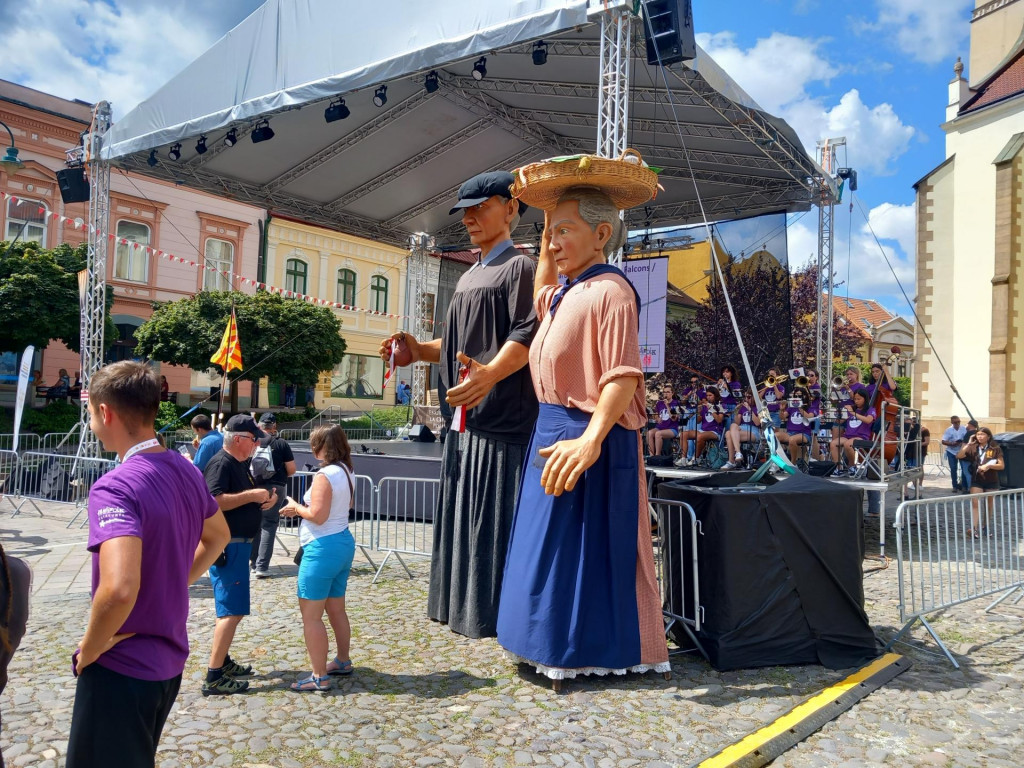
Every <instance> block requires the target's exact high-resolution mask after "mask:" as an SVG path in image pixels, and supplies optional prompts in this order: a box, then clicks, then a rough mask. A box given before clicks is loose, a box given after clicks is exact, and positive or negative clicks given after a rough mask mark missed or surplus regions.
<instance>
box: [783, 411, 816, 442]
mask: <svg viewBox="0 0 1024 768" xmlns="http://www.w3.org/2000/svg"><path fill="white" fill-rule="evenodd" d="M804 410H805V411H806V412H807V413H809V414H811V416H812V417H813V416H817V415H818V409H817V407H816V405H815V404H813V403H812V404H811V406H810V407H809V408H804ZM812 427H813V424H812V421H808V420H807V419H806V418H804V415H803V414H802V413H800V409H799V408H794V407H793V406H791V405H790V406H786V431H787V432H788V433H789V434H791V435H809V434H811V431H812Z"/></svg>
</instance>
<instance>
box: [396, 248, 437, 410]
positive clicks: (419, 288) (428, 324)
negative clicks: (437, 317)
mask: <svg viewBox="0 0 1024 768" xmlns="http://www.w3.org/2000/svg"><path fill="white" fill-rule="evenodd" d="M433 248H434V238H432V237H431V236H430V235H428V234H426V233H425V232H417V233H416V234H414V235H410V236H409V266H408V293H409V296H411V297H412V301H411V302H409V314H411V315H412V335H413V336H414V337H415V338H416V340H417V341H419V342H423V341H428V340H429V339H431V338H433V336H434V318H432V317H429V318H428V317H427V309H428V306H427V294H428V293H429V292H430V290H429V288H430V286H429V285H428V275H429V270H428V268H427V259H428V254H429V253H430V251H431V250H433ZM429 372H430V364H429V363H414V364H413V369H412V403H413V405H426V404H427V385H428V374H429ZM395 386H396V387H397V386H398V382H395Z"/></svg>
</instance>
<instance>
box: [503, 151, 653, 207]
mask: <svg viewBox="0 0 1024 768" xmlns="http://www.w3.org/2000/svg"><path fill="white" fill-rule="evenodd" d="M513 176H515V181H514V182H513V184H512V187H511V192H512V197H514V198H516V199H517V200H522V201H523V202H524V203H526V204H527V205H532V206H536V207H537V208H540V209H542V210H545V211H549V210H551V209H552V208H554V207H555V205H557V204H558V200H559V198H560V197H561V196H562V195H563V194H564V193H565V191H566V190H567V189H569V188H570V187H594V188H596V189H599V190H601V191H602V192H604V193H605V194H606V195H608V197H610V198H611V200H612V202H613V203H614V204H615V206H616V207H618V208H619V209H620V210H625V209H627V208H632V207H634V206H636V205H641V204H643V203H646V202H647V201H648V200H650V199H651V198H653V197H654V196H655V195H657V194H658V189H660V185H659V184H658V175H657V174H656V173H655V172H654V171H652V170H651V169H650V168H649V167H648V166H647V164H646V163H644V161H643V158H642V157H641V156H640V153H639V152H637V151H636V150H635V149H627V150H626V151H625V152H623V153H622V156H621V157H619V158H618V159H617V160H612V159H610V158H607V157H598V156H597V155H573V156H571V157H553V158H551V159H549V160H541V161H540V162H538V163H531V164H530V165H524V166H523V167H522V168H519V169H518V170H516V171H514V172H513Z"/></svg>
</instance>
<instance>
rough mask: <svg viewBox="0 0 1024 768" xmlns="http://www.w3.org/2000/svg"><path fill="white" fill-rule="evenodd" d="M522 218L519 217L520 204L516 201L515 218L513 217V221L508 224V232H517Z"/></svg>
mask: <svg viewBox="0 0 1024 768" xmlns="http://www.w3.org/2000/svg"><path fill="white" fill-rule="evenodd" d="M520 218H521V217H520V215H519V202H518V201H516V213H515V216H513V217H512V221H510V222H509V223H508V231H509V232H515V231H516V227H518V226H519V219H520Z"/></svg>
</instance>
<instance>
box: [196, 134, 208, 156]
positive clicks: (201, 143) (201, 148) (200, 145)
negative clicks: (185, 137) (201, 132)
mask: <svg viewBox="0 0 1024 768" xmlns="http://www.w3.org/2000/svg"><path fill="white" fill-rule="evenodd" d="M196 154H197V155H205V154H206V137H205V136H200V137H199V140H198V141H197V142H196Z"/></svg>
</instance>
